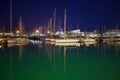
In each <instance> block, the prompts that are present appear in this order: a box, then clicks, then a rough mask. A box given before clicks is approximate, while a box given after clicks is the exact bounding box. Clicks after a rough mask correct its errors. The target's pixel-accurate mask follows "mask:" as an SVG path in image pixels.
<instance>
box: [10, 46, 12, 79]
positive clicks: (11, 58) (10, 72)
mask: <svg viewBox="0 0 120 80" xmlns="http://www.w3.org/2000/svg"><path fill="white" fill-rule="evenodd" d="M10 80H12V49H11V48H10Z"/></svg>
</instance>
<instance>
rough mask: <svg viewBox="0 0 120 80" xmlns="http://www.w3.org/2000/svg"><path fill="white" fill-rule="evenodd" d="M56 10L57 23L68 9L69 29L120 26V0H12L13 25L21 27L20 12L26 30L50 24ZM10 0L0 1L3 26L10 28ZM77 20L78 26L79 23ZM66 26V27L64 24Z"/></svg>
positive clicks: (61, 21)
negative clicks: (19, 21) (19, 24)
mask: <svg viewBox="0 0 120 80" xmlns="http://www.w3.org/2000/svg"><path fill="white" fill-rule="evenodd" d="M55 8H56V11H57V15H56V16H57V24H59V23H62V24H63V15H64V10H65V8H66V10H67V30H70V29H77V28H80V29H81V31H84V30H88V31H91V30H93V29H95V27H97V28H99V29H100V28H101V26H102V25H104V26H106V28H108V29H113V28H115V24H118V28H119V29H120V1H119V0H13V27H14V29H16V28H17V27H18V20H19V17H20V15H21V16H22V21H23V23H24V26H25V30H26V31H34V30H35V28H37V27H40V26H43V25H44V24H45V25H47V23H48V20H49V19H50V17H51V16H52V15H53V11H54V9H55ZM9 16H10V0H0V26H4V27H5V28H7V29H8V28H9V20H10V19H9V18H10V17H9ZM77 23H78V24H79V26H77ZM62 27H63V26H62Z"/></svg>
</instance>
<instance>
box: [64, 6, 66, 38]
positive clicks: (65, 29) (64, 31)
mask: <svg viewBox="0 0 120 80" xmlns="http://www.w3.org/2000/svg"><path fill="white" fill-rule="evenodd" d="M64 35H65V36H66V8H65V14H64ZM64 38H65V37H64Z"/></svg>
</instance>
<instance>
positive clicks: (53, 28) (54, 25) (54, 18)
mask: <svg viewBox="0 0 120 80" xmlns="http://www.w3.org/2000/svg"><path fill="white" fill-rule="evenodd" d="M55 23H56V8H55V10H54V22H53V33H55Z"/></svg>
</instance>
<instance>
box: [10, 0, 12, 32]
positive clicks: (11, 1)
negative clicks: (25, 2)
mask: <svg viewBox="0 0 120 80" xmlns="http://www.w3.org/2000/svg"><path fill="white" fill-rule="evenodd" d="M10 32H12V0H10Z"/></svg>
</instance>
